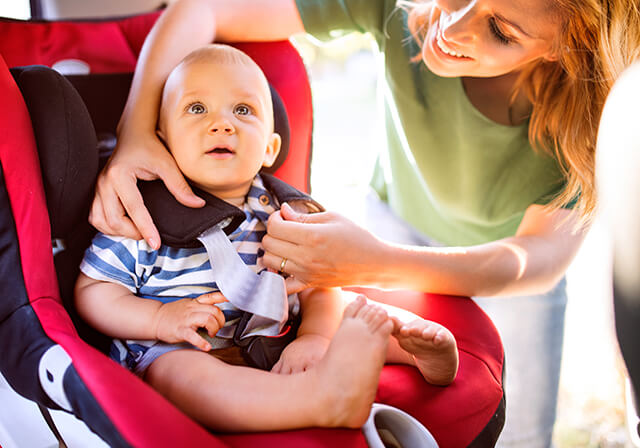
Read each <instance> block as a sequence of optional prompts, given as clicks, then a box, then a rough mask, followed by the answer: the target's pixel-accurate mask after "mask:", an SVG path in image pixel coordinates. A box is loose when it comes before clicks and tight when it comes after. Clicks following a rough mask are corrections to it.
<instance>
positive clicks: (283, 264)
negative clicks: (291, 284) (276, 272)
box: [280, 257, 287, 272]
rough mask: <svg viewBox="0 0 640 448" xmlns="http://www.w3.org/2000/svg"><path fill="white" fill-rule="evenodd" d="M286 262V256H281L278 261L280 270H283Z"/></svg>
mask: <svg viewBox="0 0 640 448" xmlns="http://www.w3.org/2000/svg"><path fill="white" fill-rule="evenodd" d="M286 264H287V258H286V257H283V258H282V262H281V263H280V272H284V267H285V265H286Z"/></svg>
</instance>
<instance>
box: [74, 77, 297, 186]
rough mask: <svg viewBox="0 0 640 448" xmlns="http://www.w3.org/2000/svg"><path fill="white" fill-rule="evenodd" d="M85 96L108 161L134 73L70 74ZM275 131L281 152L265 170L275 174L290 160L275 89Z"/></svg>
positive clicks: (287, 136)
mask: <svg viewBox="0 0 640 448" xmlns="http://www.w3.org/2000/svg"><path fill="white" fill-rule="evenodd" d="M66 78H67V79H68V80H69V81H70V82H71V84H72V85H73V86H74V87H75V88H76V90H77V91H78V93H79V94H80V96H81V97H82V99H83V101H84V103H85V105H86V106H87V109H88V110H89V114H90V115H91V119H92V120H93V125H94V127H95V130H96V135H97V137H98V148H99V152H100V157H101V158H105V159H106V157H108V155H109V154H110V153H111V151H113V149H114V147H115V144H116V128H117V126H118V121H120V115H121V114H122V111H123V109H124V105H125V103H126V101H127V96H128V95H129V88H130V87H131V81H132V79H133V74H132V73H96V74H90V75H66ZM269 88H270V89H271V98H272V102H273V115H274V129H275V132H277V133H278V134H280V137H281V138H282V145H281V148H280V153H279V154H278V157H277V158H276V161H275V162H274V164H273V165H272V166H271V167H269V168H263V169H262V171H263V172H266V173H269V174H272V173H274V172H275V171H276V170H277V169H278V168H279V167H280V166H281V165H282V164H283V163H284V161H285V160H286V158H287V153H288V151H289V139H290V133H289V119H288V116H287V110H286V109H285V106H284V103H283V101H282V98H281V97H280V95H279V94H278V92H277V91H276V89H274V88H273V86H272V85H269Z"/></svg>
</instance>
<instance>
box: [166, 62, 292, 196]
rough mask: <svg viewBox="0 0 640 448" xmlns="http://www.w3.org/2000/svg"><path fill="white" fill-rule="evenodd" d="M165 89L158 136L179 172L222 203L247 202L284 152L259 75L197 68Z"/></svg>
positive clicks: (246, 69)
mask: <svg viewBox="0 0 640 448" xmlns="http://www.w3.org/2000/svg"><path fill="white" fill-rule="evenodd" d="M165 89H169V91H168V92H167V95H166V97H165V101H164V102H163V106H162V110H161V113H160V115H161V119H160V127H159V130H158V133H159V135H160V136H161V137H162V138H163V139H164V140H165V143H166V144H167V146H168V147H169V150H170V151H171V154H172V155H173V157H174V158H175V160H176V162H177V164H178V167H179V168H180V170H181V171H182V172H183V173H184V175H185V176H186V177H187V178H189V179H190V180H191V181H192V182H194V183H195V184H196V185H197V186H199V187H200V188H202V189H204V190H205V191H208V192H209V193H211V194H214V195H216V196H218V197H220V198H222V199H232V198H239V197H244V196H245V195H246V193H247V192H248V191H249V188H250V186H251V182H252V181H253V178H254V177H255V175H256V174H257V173H258V171H259V170H260V168H261V167H262V166H270V165H272V164H273V162H274V161H275V158H276V156H277V155H278V151H279V149H280V137H279V136H278V135H277V134H274V133H273V132H272V127H273V124H272V123H273V118H272V105H271V100H270V96H269V90H268V89H269V86H268V84H267V83H266V81H265V80H264V78H263V77H262V74H261V73H260V71H259V69H258V68H257V67H254V66H251V65H248V64H247V65H245V64H240V63H222V64H212V63H207V62H194V63H191V64H188V65H186V66H183V67H181V68H179V69H178V71H177V72H175V73H173V74H172V75H171V77H170V78H169V80H168V81H167V86H165Z"/></svg>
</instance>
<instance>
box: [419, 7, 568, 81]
mask: <svg viewBox="0 0 640 448" xmlns="http://www.w3.org/2000/svg"><path fill="white" fill-rule="evenodd" d="M560 26H561V21H560V18H559V17H558V13H557V8H554V4H553V1H552V0H434V2H433V9H432V10H431V16H430V18H429V29H428V32H427V35H426V36H425V40H424V44H423V47H422V59H423V61H424V62H425V64H426V65H427V67H428V68H429V69H430V70H431V71H432V72H434V73H436V74H437V75H439V76H446V77H453V76H473V77H493V76H500V75H504V74H506V73H510V72H513V71H516V70H518V69H520V68H522V67H523V66H524V65H526V64H527V63H529V62H531V61H534V60H538V59H547V60H554V59H555V54H554V52H553V43H554V38H555V37H556V36H558V34H559V32H560Z"/></svg>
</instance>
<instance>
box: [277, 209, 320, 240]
mask: <svg viewBox="0 0 640 448" xmlns="http://www.w3.org/2000/svg"><path fill="white" fill-rule="evenodd" d="M309 230H310V229H309V225H308V224H305V223H301V222H295V221H286V220H285V219H284V218H283V217H282V215H281V213H280V211H277V212H274V213H272V214H271V216H269V220H268V221H267V233H268V234H269V235H271V236H272V237H273V238H277V239H279V240H284V241H289V242H291V243H294V244H303V243H304V242H306V241H307V239H308V237H309Z"/></svg>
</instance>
